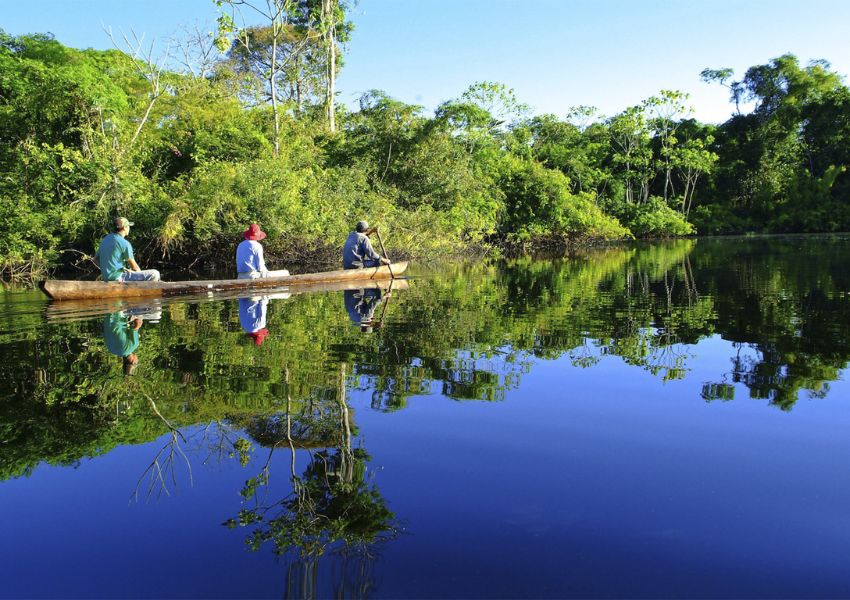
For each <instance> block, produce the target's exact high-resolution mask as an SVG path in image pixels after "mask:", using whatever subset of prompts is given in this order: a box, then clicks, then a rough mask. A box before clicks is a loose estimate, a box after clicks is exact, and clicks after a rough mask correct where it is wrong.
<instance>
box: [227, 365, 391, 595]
mask: <svg viewBox="0 0 850 600" xmlns="http://www.w3.org/2000/svg"><path fill="white" fill-rule="evenodd" d="M346 379H347V378H346V365H345V364H343V365H342V366H341V368H340V374H339V382H338V388H337V392H338V393H337V397H336V401H335V402H333V403H322V404H319V405H315V404H312V403H310V402H305V403H302V404H301V407H302V408H301V410H300V411H299V412H297V413H293V410H292V409H293V403H292V400H291V398H290V397H288V396H287V405H286V412H284V413H281V414H277V415H270V416H262V417H256V418H253V419H251V420H250V421H249V422H248V423H246V426H245V429H246V431H247V433H248V434H249V435H251V437H252V438H254V439H255V440H256V441H257V442H258V443H260V444H261V445H262V446H264V447H267V448H268V449H269V451H268V455H267V458H266V461H265V464H264V465H263V466H262V468H261V469H260V471H259V473H258V474H257V475H255V476H254V477H251V478H250V479H248V480H247V481H246V482H245V485H244V486H243V488H242V490H241V491H240V495H241V496H242V502H243V504H244V507H243V508H242V509H241V510H240V511H239V513H238V515H237V516H236V517H235V518H232V519H229V520H227V521H226V522H225V525H226V526H228V527H230V528H235V527H246V528H250V529H251V530H252V531H251V535H250V536H249V537H248V539H247V540H246V542H247V543H248V546H249V547H250V548H251V549H252V550H255V551H256V550H259V549H260V548H261V547H262V546H264V545H265V544H266V543H270V544H271V546H272V547H273V549H274V552H275V553H277V554H280V555H284V556H286V558H287V593H286V595H287V597H309V598H312V597H315V596H316V589H317V588H316V582H317V577H318V570H319V564H320V560H319V559H320V558H321V557H323V556H325V555H326V554H327V553H329V552H330V553H332V554H333V555H334V556H335V557H336V558H337V559H338V560H336V561H331V563H332V564H335V565H336V566H338V567H339V566H341V568H340V569H339V570H338V572H337V573H336V574H335V577H338V579H336V578H335V579H334V581H335V582H336V583H335V585H336V586H337V587H340V586H341V587H340V590H339V591H343V589H346V590H348V591H349V592H356V595H357V596H358V597H361V596H363V595H365V593H366V591H368V589H369V587H370V581H371V563H372V560H373V559H374V552H375V548H377V546H378V545H379V544H381V543H382V542H386V541H388V540H390V539H391V538H392V537H394V536H395V535H396V532H397V526H396V524H395V515H394V514H393V513H392V512H391V511H390V510H389V509H388V508H387V506H386V503H385V501H384V499H383V497H382V496H381V494H380V492H379V491H378V489H377V486H376V485H375V484H374V482H372V481H370V477H369V476H368V475H367V463H368V462H369V460H370V456H369V455H368V453H367V452H366V451H365V450H364V449H363V448H352V445H351V437H352V427H353V415H352V411H351V409H350V408H349V406H348V404H347V401H346V387H347V382H346ZM278 449H284V450H288V451H289V456H290V460H289V483H290V491H289V493H288V494H287V495H286V496H284V497H282V498H274V497H273V494H272V492H271V488H270V480H271V477H272V473H271V465H272V458H273V456H274V454H275V452H276V451H277V450H278ZM297 451H302V452H306V453H307V454H308V455H309V458H308V461H307V466H306V468H304V470H303V472H302V473H300V474H299V472H298V471H299V469H298V468H297V467H296V453H297ZM343 595H350V594H343Z"/></svg>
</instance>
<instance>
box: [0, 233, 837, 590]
mask: <svg viewBox="0 0 850 600" xmlns="http://www.w3.org/2000/svg"><path fill="white" fill-rule="evenodd" d="M409 274H410V275H411V278H410V281H409V282H408V284H407V285H405V284H395V285H394V286H393V289H392V290H391V293H390V294H389V296H387V294H386V292H385V291H382V290H376V289H367V290H362V291H360V290H356V291H347V292H343V291H326V292H320V293H311V294H292V295H290V294H288V293H282V292H278V293H271V294H268V295H266V296H264V297H254V298H241V299H239V298H208V299H204V300H203V301H199V300H197V299H195V300H187V299H181V300H175V301H169V302H164V303H162V304H161V305H156V304H151V303H148V304H147V305H138V304H136V305H122V304H117V303H115V304H98V305H93V306H92V305H82V306H81V305H67V304H53V305H51V304H50V303H49V302H48V301H47V300H45V299H44V298H43V297H42V296H41V295H40V293H38V292H9V293H5V294H2V295H0V367H2V369H1V370H0V372H1V373H2V376H0V510H2V523H3V528H2V531H3V535H2V536H0V564H2V565H3V568H2V571H3V574H4V576H3V578H2V583H0V595H2V596H4V597H53V596H60V597H296V598H298V597H330V596H335V597H341V598H342V597H345V598H349V597H517V596H533V597H565V596H580V597H612V596H615V597H616V596H629V597H660V596H668V597H669V596H675V597H706V596H710V597H720V596H727V597H728V596H734V597H774V598H775V597H813V596H816V597H837V596H840V597H848V596H850V385H848V383H847V381H846V379H847V365H848V360H850V237H847V236H844V237H842V236H839V237H785V238H761V237H756V238H734V239H722V240H713V239H705V240H698V241H695V240H680V241H675V242H670V243H660V244H652V245H641V246H628V247H616V248H608V249H604V250H599V251H594V252H589V253H587V254H583V255H581V256H577V257H573V258H571V259H561V260H554V261H548V260H547V261H542V260H531V259H526V260H519V261H510V262H506V263H504V264H497V265H492V266H482V265H475V266H469V265H447V266H441V267H430V266H428V265H419V266H416V265H414V266H412V267H411V269H410V272H409ZM118 311H121V312H118ZM135 317H141V320H137V319H136V318H135ZM370 319H371V320H370ZM128 324H129V325H128ZM139 325H140V326H139ZM134 327H138V329H137V330H136V329H134ZM124 354H132V355H134V356H135V357H137V358H138V364H137V365H135V366H133V365H126V366H125V365H124V364H123V363H124V361H123V360H122V355H124ZM131 360H132V359H131Z"/></svg>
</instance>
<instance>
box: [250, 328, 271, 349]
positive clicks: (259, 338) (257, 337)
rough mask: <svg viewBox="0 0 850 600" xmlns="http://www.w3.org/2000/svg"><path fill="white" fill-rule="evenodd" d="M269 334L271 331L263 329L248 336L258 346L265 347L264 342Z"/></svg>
mask: <svg viewBox="0 0 850 600" xmlns="http://www.w3.org/2000/svg"><path fill="white" fill-rule="evenodd" d="M268 334H269V330H268V329H266V328H265V327H263V328H262V329H259V330H257V331H253V332H251V333H249V334H248V337H251V338H254V343H255V344H256V345H257V346H262V345H263V340H264V339H266V336H267V335H268Z"/></svg>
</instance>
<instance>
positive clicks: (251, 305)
mask: <svg viewBox="0 0 850 600" xmlns="http://www.w3.org/2000/svg"><path fill="white" fill-rule="evenodd" d="M268 304H269V301H268V298H260V297H256V296H255V297H253V298H239V323H240V324H241V325H242V329H244V330H245V333H247V334H248V336H249V337H251V338H252V339H253V340H254V343H255V344H256V345H257V346H261V345H262V344H263V340H264V339H265V338H266V336H267V335H268V334H269V330H268V329H266V310H267V308H268Z"/></svg>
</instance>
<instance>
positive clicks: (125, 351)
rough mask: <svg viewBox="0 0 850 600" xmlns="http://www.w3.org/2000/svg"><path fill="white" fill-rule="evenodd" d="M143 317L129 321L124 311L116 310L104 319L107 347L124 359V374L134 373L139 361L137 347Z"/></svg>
mask: <svg viewBox="0 0 850 600" xmlns="http://www.w3.org/2000/svg"><path fill="white" fill-rule="evenodd" d="M141 326H142V319H140V318H139V317H131V318H130V319H129V321H128V320H127V317H126V316H125V314H124V313H121V312H116V313H112V314H111V315H106V317H104V319H103V341H104V342H105V343H106V349H107V350H109V351H110V352H111V353H112V354H114V355H116V356H120V357H122V358H123V359H124V374H125V375H132V374H133V371H134V370H135V368H136V365H137V364H138V362H139V357H138V356H136V348H138V347H139V328H140V327H141Z"/></svg>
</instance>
